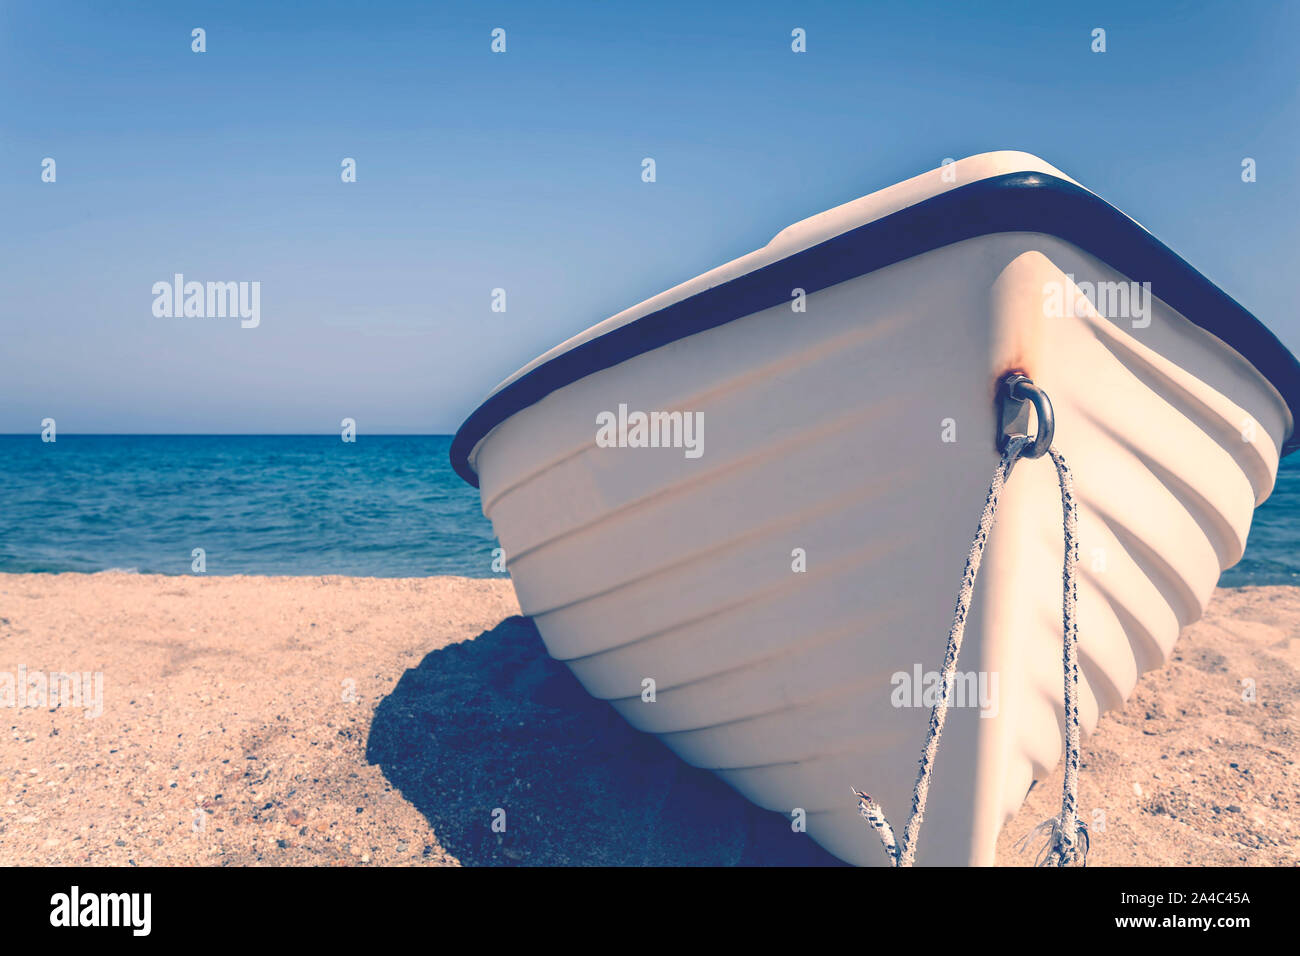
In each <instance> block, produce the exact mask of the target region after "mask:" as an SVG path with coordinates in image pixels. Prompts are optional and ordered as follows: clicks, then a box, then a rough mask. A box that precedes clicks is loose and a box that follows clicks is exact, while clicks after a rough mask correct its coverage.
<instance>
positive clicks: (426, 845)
mask: <svg viewBox="0 0 1300 956" xmlns="http://www.w3.org/2000/svg"><path fill="white" fill-rule="evenodd" d="M518 614H519V608H518V605H517V604H516V602H515V598H514V593H513V591H512V589H511V587H510V584H509V582H508V581H505V580H473V579H466V578H428V579H419V580H394V579H362V578H342V577H325V578H250V577H211V578H203V577H167V576H154V575H131V574H120V573H105V574H96V575H78V574H64V575H0V676H2V675H3V673H4V672H8V673H10V674H16V672H17V671H18V669H19V668H20V667H25V668H26V669H27V671H28V672H29V674H30V673H31V672H42V673H46V674H48V673H49V672H51V671H78V672H91V673H95V672H99V673H102V675H103V677H102V680H103V683H102V701H103V711H102V713H101V714H99V715H98V716H93V717H89V718H88V717H87V712H88V711H89V712H90V713H93V711H94V706H93V702H92V701H90V700H82V701H81V706H79V707H74V706H60V707H50V706H48V702H46V703H45V705H42V706H36V707H19V706H11V707H3V708H0V720H3V729H4V732H3V733H2V734H0V864H4V865H14V864H105V865H140V866H144V865H160V864H180V865H259V864H266V865H272V864H276V865H339V864H343V865H370V866H377V865H408V864H410V865H458V864H465V865H485V864H489V865H490V864H497V865H547V864H589V863H600V864H622V865H642V864H798V865H803V864H809V865H828V864H834V863H835V861H834V860H833V859H832V858H830V857H829V856H828V855H827V854H825V853H824V852H822V851H821V850H820V849H818V848H817V847H816V846H815V845H813V844H812V842H811V841H810V840H809V839H808V838H807V837H806V836H802V835H799V834H794V833H792V832H790V828H789V826H788V824H787V823H786V821H785V820H784V819H783V818H781V817H778V816H776V815H775V814H769V813H764V812H762V811H759V810H757V809H756V808H754V807H752V806H751V805H750V804H748V803H747V802H746V801H744V800H743V799H741V798H740V797H738V796H737V795H736V794H734V793H733V792H732V791H731V790H730V789H728V788H727V787H726V786H725V785H723V784H721V783H720V782H719V781H717V780H716V779H715V778H714V777H712V776H711V775H710V774H707V773H702V772H700V771H696V770H693V769H691V768H689V767H686V766H685V765H684V764H682V763H681V761H679V760H677V759H676V758H675V757H673V756H672V755H671V754H670V753H669V752H668V751H667V750H666V749H665V748H664V747H663V746H662V745H661V744H659V743H658V741H656V740H654V739H652V738H648V737H645V736H644V735H641V734H637V733H636V732H634V731H632V730H630V729H629V728H628V727H627V726H626V725H625V724H624V723H623V722H622V721H621V720H620V719H619V718H618V717H617V716H616V715H615V714H614V713H613V711H612V710H611V709H610V708H609V707H608V706H607V705H604V704H601V703H598V702H595V701H592V700H590V698H588V697H587V696H586V695H585V694H584V693H583V692H582V691H581V689H580V688H579V687H578V685H577V683H576V681H575V680H574V679H573V678H572V676H571V675H570V674H569V673H568V671H567V670H566V669H565V668H563V667H562V666H560V665H558V664H556V663H555V662H553V661H551V660H550V659H549V658H547V657H546V656H545V654H544V652H543V651H542V649H541V645H540V640H539V639H538V637H537V634H536V631H535V629H534V628H533V626H532V624H531V622H529V621H528V620H527V619H525V618H521V617H519V616H518ZM1297 638H1300V589H1297V588H1246V589H1239V590H1220V591H1219V592H1217V593H1216V595H1215V599H1214V601H1213V602H1212V604H1211V606H1210V609H1209V611H1208V612H1207V614H1206V617H1205V618H1204V619H1203V620H1202V621H1200V622H1198V623H1197V624H1196V625H1194V626H1193V627H1192V628H1190V629H1189V630H1188V631H1187V632H1186V633H1185V634H1184V635H1183V637H1182V639H1181V640H1180V642H1179V645H1178V648H1177V651H1176V656H1175V658H1174V660H1173V661H1172V662H1171V664H1170V665H1169V666H1168V667H1166V668H1164V669H1162V670H1159V671H1156V672H1152V673H1150V674H1147V675H1146V676H1144V677H1143V678H1142V680H1141V682H1140V684H1139V686H1138V689H1137V691H1136V692H1135V694H1134V696H1133V697H1132V698H1131V699H1130V701H1129V702H1128V704H1127V706H1126V707H1125V708H1123V709H1122V710H1121V711H1118V712H1114V713H1110V714H1107V715H1106V716H1104V717H1103V718H1102V721H1101V724H1100V726H1099V727H1098V729H1097V732H1096V733H1094V734H1092V735H1090V736H1089V737H1086V738H1085V739H1084V748H1083V750H1084V753H1083V774H1082V784H1081V791H1080V796H1081V805H1082V807H1083V810H1084V817H1085V820H1086V821H1088V822H1089V823H1090V825H1091V826H1092V849H1091V855H1090V857H1089V865H1127V864H1152V865H1182V864H1251V865H1295V864H1296V863H1297V862H1300V850H1298V848H1297V833H1296V828H1297V824H1298V822H1300V790H1298V783H1300V777H1298V776H1297V772H1296V767H1295V753H1296V751H1295V743H1296V739H1297V712H1296V700H1297V691H1298V690H1300V677H1298V676H1297V675H1298V671H1300V658H1298V655H1300V641H1298V640H1297ZM1242 678H1251V679H1253V680H1254V682H1255V688H1256V695H1257V696H1256V699H1255V700H1254V701H1245V700H1243V699H1242V685H1241V680H1242ZM93 686H94V685H93V681H92V684H91V688H92V689H93ZM0 691H2V688H0ZM2 696H3V695H2V693H0V697H2ZM89 696H90V697H91V698H93V693H92V694H91V695H89ZM0 703H3V701H2V700H0ZM919 745H920V742H919V741H918V748H919ZM940 759H942V755H941V757H940ZM1059 788H1060V771H1059V769H1058V770H1057V772H1056V773H1054V774H1052V775H1050V776H1049V777H1047V778H1046V779H1044V780H1042V781H1039V782H1038V783H1037V784H1036V786H1035V787H1034V788H1033V790H1032V791H1031V792H1030V795H1029V799H1028V801H1027V802H1026V805H1025V807H1024V808H1023V809H1022V810H1021V812H1020V814H1019V815H1018V816H1017V817H1016V818H1015V819H1014V820H1013V821H1012V822H1011V824H1009V826H1008V828H1007V830H1006V832H1005V833H1004V834H1003V838H1002V840H1001V841H1000V843H999V850H998V857H999V860H998V861H999V863H1001V864H1004V865H1016V864H1024V863H1028V862H1032V857H1033V854H1032V852H1017V851H1016V850H1015V848H1014V846H1013V844H1014V842H1015V841H1016V839H1018V838H1019V837H1020V836H1022V835H1023V834H1024V833H1025V832H1027V831H1028V830H1029V829H1031V828H1032V827H1033V826H1034V824H1036V823H1038V822H1039V821H1040V820H1042V819H1044V818H1046V817H1048V816H1051V815H1052V814H1054V813H1055V812H1056V808H1057V804H1058V801H1059ZM1099 811H1100V813H1101V814H1102V815H1104V817H1103V816H1102V815H1099V813H1098V812H1099ZM503 815H504V819H505V824H506V826H505V832H504V833H501V832H495V831H494V829H493V822H494V820H495V821H498V822H499V821H500V820H501V818H502V816H503ZM1103 822H1104V828H1103V827H1102V826H1101V824H1102V823H1103ZM863 838H864V839H868V838H869V834H867V833H865V832H864V836H863Z"/></svg>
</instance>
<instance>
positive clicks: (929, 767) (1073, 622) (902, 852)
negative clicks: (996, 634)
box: [853, 437, 1088, 867]
mask: <svg viewBox="0 0 1300 956" xmlns="http://www.w3.org/2000/svg"><path fill="white" fill-rule="evenodd" d="M1028 441H1029V440H1028V439H1027V438H1025V437H1018V438H1013V439H1011V441H1009V442H1008V443H1007V447H1006V450H1005V451H1004V452H1003V454H1002V459H1001V460H1000V461H999V462H998V466H997V468H996V469H994V471H993V479H992V481H991V482H990V483H989V491H988V495H987V496H986V497H985V499H984V510H983V512H982V513H981V514H980V520H979V526H978V527H977V528H976V530H975V539H974V540H973V541H972V542H971V547H970V552H969V553H968V554H967V556H966V567H965V569H964V570H963V571H962V579H961V588H960V589H959V590H958V592H957V606H956V609H955V611H954V614H953V621H952V627H951V628H949V630H948V646H947V649H946V650H945V651H944V657H943V671H942V673H941V675H940V687H941V688H942V690H943V693H941V694H939V695H938V698H937V699H936V700H935V702H934V707H933V708H931V710H930V727H929V730H928V732H927V734H926V739H925V748H924V749H923V750H922V751H921V760H920V771H919V772H918V774H917V777H916V785H915V787H914V788H913V791H912V812H911V815H910V816H909V817H908V819H907V825H906V827H905V829H904V831H903V841H902V846H901V847H900V846H899V845H898V844H897V843H896V841H895V838H894V829H893V827H892V826H890V824H889V821H888V819H886V817H885V814H884V811H883V810H882V809H881V807H880V804H878V803H876V802H875V801H874V800H873V799H872V798H871V797H870V796H869V795H868V794H866V793H863V792H861V791H859V790H857V789H854V790H853V793H854V794H855V795H856V796H857V797H858V812H859V813H860V814H861V815H862V817H863V819H864V820H866V821H867V824H868V825H869V826H871V827H872V829H874V830H875V831H876V834H877V836H879V838H880V841H881V844H882V845H883V846H884V848H885V853H886V854H887V855H888V857H889V860H890V863H891V864H892V865H893V866H900V867H902V866H912V865H914V863H915V861H916V846H917V840H918V838H919V836H920V833H921V823H922V822H923V821H924V819H925V804H926V800H927V798H928V797H929V793H930V779H931V777H933V775H934V761H935V755H936V754H937V753H938V751H939V738H940V737H941V736H942V735H943V727H944V723H945V721H946V720H947V717H948V705H949V700H950V698H951V697H952V689H953V681H954V678H955V674H956V671H957V656H958V654H959V653H960V652H961V644H962V639H963V637H964V636H965V632H966V617H967V615H968V614H969V613H970V605H971V600H972V598H973V597H974V593H975V578H976V576H977V575H978V574H979V569H980V564H981V562H982V561H983V559H984V548H985V545H987V544H988V538H989V532H990V531H991V530H992V528H993V520H994V518H995V517H996V516H997V510H998V502H999V500H1000V499H1001V497H1002V491H1003V488H1004V487H1005V486H1006V481H1007V478H1008V477H1009V476H1010V474H1011V469H1012V468H1013V467H1015V464H1016V461H1017V459H1018V458H1019V457H1020V453H1021V451H1022V450H1023V449H1024V447H1025V445H1026V444H1028ZM1048 454H1049V455H1050V456H1051V458H1052V463H1053V464H1054V465H1055V466H1056V474H1057V479H1058V482H1059V484H1060V487H1061V510H1062V512H1063V515H1064V526H1065V527H1064V537H1065V559H1064V570H1063V572H1062V582H1063V587H1062V599H1061V614H1062V625H1063V634H1064V640H1063V642H1062V643H1063V644H1064V651H1063V656H1062V661H1063V667H1064V671H1065V687H1064V703H1065V783H1064V786H1063V788H1062V789H1063V791H1064V792H1063V794H1062V797H1061V813H1060V815H1059V816H1057V817H1055V818H1053V819H1051V820H1047V821H1044V822H1043V823H1041V824H1039V825H1038V826H1037V827H1035V828H1034V830H1033V831H1031V834H1032V833H1035V832H1038V831H1039V830H1042V829H1049V830H1050V837H1049V841H1048V847H1047V850H1046V852H1045V854H1040V856H1039V860H1040V861H1043V860H1044V855H1045V857H1046V862H1048V863H1054V864H1055V865H1057V866H1066V865H1068V864H1069V863H1071V862H1073V860H1074V859H1075V857H1076V855H1077V853H1078V841H1079V838H1080V836H1082V838H1083V845H1084V846H1083V853H1084V860H1085V862H1086V860H1087V847H1088V831H1087V827H1085V826H1084V825H1083V824H1082V823H1081V822H1080V821H1079V818H1078V812H1077V811H1078V796H1077V791H1078V785H1079V704H1078V695H1079V657H1078V641H1079V621H1078V614H1077V604H1078V599H1079V588H1078V582H1077V581H1076V579H1075V568H1076V565H1077V564H1078V561H1079V542H1078V506H1077V504H1076V503H1075V500H1074V480H1073V477H1072V476H1071V474H1070V469H1069V466H1068V465H1066V462H1065V457H1064V456H1063V455H1062V454H1061V453H1060V452H1058V451H1057V450H1056V449H1055V448H1049V449H1048ZM1025 839H1026V840H1027V839H1028V836H1026V838H1025Z"/></svg>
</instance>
